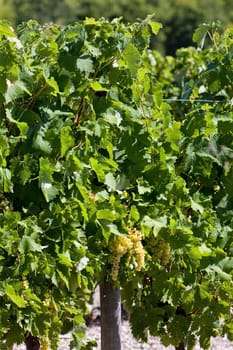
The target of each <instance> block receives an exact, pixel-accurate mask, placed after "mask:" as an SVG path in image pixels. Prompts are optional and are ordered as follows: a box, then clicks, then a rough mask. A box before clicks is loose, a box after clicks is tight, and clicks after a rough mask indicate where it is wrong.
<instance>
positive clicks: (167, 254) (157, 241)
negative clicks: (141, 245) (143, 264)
mask: <svg viewBox="0 0 233 350" xmlns="http://www.w3.org/2000/svg"><path fill="white" fill-rule="evenodd" d="M147 247H148V251H149V253H150V255H151V256H152V258H153V259H154V260H156V261H159V263H160V264H161V265H163V266H166V265H167V264H168V263H169V261H170V258H171V246H170V244H169V243H168V242H167V241H166V240H165V239H164V238H163V237H161V236H156V237H154V236H153V237H152V238H151V239H150V241H149V243H148V245H147Z"/></svg>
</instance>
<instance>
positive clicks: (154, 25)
mask: <svg viewBox="0 0 233 350" xmlns="http://www.w3.org/2000/svg"><path fill="white" fill-rule="evenodd" d="M149 25H150V27H151V30H152V33H153V34H154V35H157V34H158V32H159V31H160V29H161V28H163V25H162V24H161V23H159V22H154V21H150V22H149Z"/></svg>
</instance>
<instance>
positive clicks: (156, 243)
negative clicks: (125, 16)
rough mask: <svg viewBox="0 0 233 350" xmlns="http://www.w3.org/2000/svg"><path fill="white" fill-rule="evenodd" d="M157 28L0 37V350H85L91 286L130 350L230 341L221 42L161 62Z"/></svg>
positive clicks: (85, 26) (200, 36)
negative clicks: (115, 315) (120, 325)
mask: <svg viewBox="0 0 233 350" xmlns="http://www.w3.org/2000/svg"><path fill="white" fill-rule="evenodd" d="M160 27H161V25H160V24H158V23H157V22H153V21H152V19H151V17H147V18H146V19H145V20H142V21H138V22H135V23H133V24H131V25H125V24H124V23H123V22H122V21H121V20H119V19H114V20H112V21H111V22H109V21H107V20H104V19H101V20H99V21H96V20H94V19H91V18H87V19H86V20H84V21H82V22H81V21H80V22H76V23H74V24H72V25H68V26H66V27H64V28H60V27H59V26H57V25H46V26H44V27H42V26H40V25H39V24H38V23H37V22H35V21H29V22H26V23H24V24H21V25H20V26H19V27H18V30H17V35H16V34H15V32H14V31H13V30H12V28H11V27H9V26H7V25H6V24H4V23H1V25H0V35H1V44H0V75H1V79H0V94H1V95H0V96H1V119H0V145H1V148H0V185H1V189H2V191H1V202H0V211H1V212H0V235H1V242H0V280H1V282H0V305H1V308H0V319H1V324H2V327H1V330H0V341H1V349H3V350H4V349H9V348H10V347H11V346H12V344H13V343H15V342H21V341H22V340H23V339H24V336H25V334H33V335H35V336H39V337H40V338H41V339H42V340H43V344H44V343H46V341H49V342H50V343H51V346H52V349H54V350H55V349H56V348H57V342H58V336H59V334H60V333H62V332H67V331H69V330H72V331H73V340H72V343H71V347H73V348H76V349H88V348H89V349H90V348H91V344H85V339H84V338H83V337H84V328H85V327H84V316H85V313H86V312H87V310H86V302H87V301H88V298H89V297H90V293H91V292H92V291H93V289H94V285H95V283H101V282H102V281H106V280H107V281H109V282H111V283H112V284H113V285H115V286H120V287H121V288H122V297H123V299H124V301H125V303H126V305H127V307H128V309H129V311H130V313H131V325H132V330H133V333H134V335H135V336H137V337H139V338H141V339H143V340H146V336H147V331H148V330H149V331H150V333H151V334H153V335H159V336H160V337H161V340H162V341H163V343H164V344H170V343H171V344H174V345H175V346H178V345H179V344H180V343H181V342H183V343H184V344H185V345H186V346H187V347H188V349H191V348H192V346H193V345H194V343H195V341H196V339H197V340H199V341H200V343H201V346H202V347H203V348H208V345H209V339H210V336H216V335H217V334H221V335H223V334H226V335H227V336H228V337H229V338H230V339H231V340H232V339H233V323H232V291H233V285H232V272H233V257H232V249H233V237H232V225H233V222H232V202H233V190H232V186H231V179H232V169H233V156H232V154H233V144H232V97H233V96H232V86H231V82H232V52H233V34H232V31H231V30H227V31H226V32H225V33H224V35H222V36H220V35H219V33H218V32H217V31H216V28H215V27H214V26H212V25H209V26H208V25H203V26H201V27H199V28H198V30H197V31H196V32H195V34H194V40H195V41H196V42H197V45H198V49H194V48H190V49H183V50H180V51H178V52H177V57H176V58H172V57H166V58H165V59H164V58H162V57H161V56H160V55H159V54H158V52H156V51H151V50H149V49H148V48H149V46H150V37H151V35H152V33H153V35H156V34H157V33H158V31H159V29H160ZM207 38H208V40H209V41H211V42H212V45H211V47H210V48H209V49H204V41H205V40H207ZM119 237H120V238H119ZM132 251H133V253H132ZM119 257H120V258H119ZM116 261H117V264H116ZM114 264H115V265H114Z"/></svg>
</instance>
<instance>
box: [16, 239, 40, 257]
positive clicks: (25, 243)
mask: <svg viewBox="0 0 233 350" xmlns="http://www.w3.org/2000/svg"><path fill="white" fill-rule="evenodd" d="M43 248H44V247H42V246H41V245H40V244H38V243H36V241H35V240H34V239H33V237H31V236H26V235H25V236H23V237H22V240H21V242H20V244H19V251H20V252H21V253H23V254H25V253H28V252H41V251H42V249H43Z"/></svg>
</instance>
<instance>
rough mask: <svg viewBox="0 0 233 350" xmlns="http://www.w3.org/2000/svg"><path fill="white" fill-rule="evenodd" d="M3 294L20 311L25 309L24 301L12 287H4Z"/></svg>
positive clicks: (8, 285)
mask: <svg viewBox="0 0 233 350" xmlns="http://www.w3.org/2000/svg"><path fill="white" fill-rule="evenodd" d="M5 293H6V295H7V296H8V298H10V300H11V301H12V302H13V303H14V304H16V305H17V306H18V307H19V308H20V309H21V308H25V307H26V302H25V300H24V299H23V298H22V297H21V296H20V295H19V294H17V293H16V291H15V289H14V287H13V286H11V285H10V284H7V285H6V289H5Z"/></svg>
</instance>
